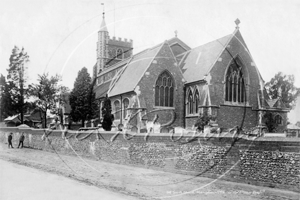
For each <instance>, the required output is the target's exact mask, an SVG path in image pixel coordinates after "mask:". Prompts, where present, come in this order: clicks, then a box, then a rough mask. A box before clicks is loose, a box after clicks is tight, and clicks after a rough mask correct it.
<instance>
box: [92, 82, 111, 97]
mask: <svg viewBox="0 0 300 200" xmlns="http://www.w3.org/2000/svg"><path fill="white" fill-rule="evenodd" d="M110 83H111V81H107V82H105V83H103V84H101V85H98V86H97V87H95V88H94V91H95V92H96V98H102V97H105V96H106V93H107V91H108V90H109V86H110Z"/></svg>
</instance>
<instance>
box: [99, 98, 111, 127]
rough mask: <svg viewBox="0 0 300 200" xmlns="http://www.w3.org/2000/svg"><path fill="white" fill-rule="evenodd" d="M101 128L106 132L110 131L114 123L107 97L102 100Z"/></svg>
mask: <svg viewBox="0 0 300 200" xmlns="http://www.w3.org/2000/svg"><path fill="white" fill-rule="evenodd" d="M101 111H102V128H103V129H104V130H106V131H110V130H111V125H112V123H113V121H114V115H113V114H111V101H110V99H109V98H108V97H107V95H106V97H105V99H104V104H103V107H102V110H101Z"/></svg>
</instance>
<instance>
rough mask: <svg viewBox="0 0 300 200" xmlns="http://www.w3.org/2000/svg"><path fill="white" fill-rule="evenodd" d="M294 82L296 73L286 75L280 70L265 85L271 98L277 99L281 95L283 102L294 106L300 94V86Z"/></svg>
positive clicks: (290, 106)
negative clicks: (296, 85)
mask: <svg viewBox="0 0 300 200" xmlns="http://www.w3.org/2000/svg"><path fill="white" fill-rule="evenodd" d="M294 83H295V77H294V75H285V74H283V73H282V72H278V73H277V74H275V76H274V77H273V78H272V79H271V80H270V81H269V82H267V83H266V85H265V86H266V89H267V92H268V94H269V96H270V97H271V99H277V98H278V97H280V96H281V100H282V102H283V103H285V104H286V106H288V107H289V108H292V107H293V106H294V105H295V102H296V99H297V96H298V95H299V94H300V88H297V87H295V85H294ZM279 88H280V89H279Z"/></svg>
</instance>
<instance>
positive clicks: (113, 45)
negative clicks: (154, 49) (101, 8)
mask: <svg viewBox="0 0 300 200" xmlns="http://www.w3.org/2000/svg"><path fill="white" fill-rule="evenodd" d="M132 47H133V42H132V40H127V39H124V40H122V39H121V38H118V39H116V37H115V36H114V37H113V38H110V37H109V33H108V30H107V27H106V23H105V13H104V12H103V18H102V23H101V26H100V30H99V31H98V42H97V63H96V66H95V69H94V75H96V76H97V75H98V74H99V73H101V72H102V71H104V70H106V69H107V68H109V67H110V66H112V65H114V64H116V63H117V62H120V61H122V60H124V59H126V58H128V57H131V56H132V50H133V48H132Z"/></svg>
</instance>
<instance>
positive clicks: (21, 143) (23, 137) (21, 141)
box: [18, 132, 25, 148]
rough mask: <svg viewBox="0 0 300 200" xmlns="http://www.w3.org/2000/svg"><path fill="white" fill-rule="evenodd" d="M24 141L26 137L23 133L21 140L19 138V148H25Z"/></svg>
mask: <svg viewBox="0 0 300 200" xmlns="http://www.w3.org/2000/svg"><path fill="white" fill-rule="evenodd" d="M24 139H25V136H24V133H23V132H22V134H21V136H20V138H19V145H18V148H19V147H20V145H21V148H23V142H24Z"/></svg>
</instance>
